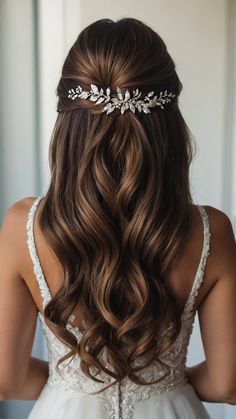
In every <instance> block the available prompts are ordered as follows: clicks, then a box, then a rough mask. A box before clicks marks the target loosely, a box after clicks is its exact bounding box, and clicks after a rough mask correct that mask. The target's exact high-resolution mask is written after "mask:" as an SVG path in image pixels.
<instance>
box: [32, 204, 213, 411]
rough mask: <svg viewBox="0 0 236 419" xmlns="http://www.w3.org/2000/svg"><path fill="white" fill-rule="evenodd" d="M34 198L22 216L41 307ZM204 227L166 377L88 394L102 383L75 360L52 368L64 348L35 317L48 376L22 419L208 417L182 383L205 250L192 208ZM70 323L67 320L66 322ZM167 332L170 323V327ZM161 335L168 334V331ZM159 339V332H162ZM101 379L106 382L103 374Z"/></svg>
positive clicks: (157, 373) (150, 373) (150, 371)
mask: <svg viewBox="0 0 236 419" xmlns="http://www.w3.org/2000/svg"><path fill="white" fill-rule="evenodd" d="M40 199H41V198H40V197H38V198H37V199H36V200H35V201H34V203H33V205H32V207H31V209H30V211H29V215H28V222H27V234H28V240H27V243H28V247H29V252H30V256H31V258H32V262H33V267H34V272H35V276H36V279H37V281H38V285H39V288H40V293H41V296H42V299H43V307H45V305H46V304H47V303H48V302H49V301H50V299H51V295H50V291H49V288H48V286H47V282H46V280H45V277H44V275H43V271H42V267H41V265H40V261H39V257H38V255H37V250H36V246H35V240H34V231H33V218H34V213H35V210H36V208H37V205H38V203H39V201H40ZM198 210H199V212H200V214H201V216H202V221H203V227H204V240H203V248H202V254H201V259H200V263H199V266H198V269H197V272H196V276H195V279H194V282H193V285H192V290H191V292H190V295H189V298H188V300H187V302H186V304H185V307H184V310H183V312H182V326H181V330H180V333H179V335H178V337H177V340H176V341H175V342H174V344H173V345H172V346H171V348H169V349H168V350H167V351H166V352H165V353H164V354H162V360H164V361H165V362H166V363H168V365H169V366H170V367H171V369H170V374H169V375H168V376H167V377H166V378H164V379H163V380H161V382H159V383H157V384H153V385H145V386H144V385H137V384H135V383H133V382H132V381H130V380H129V379H125V380H124V381H122V383H121V384H116V385H113V386H111V387H110V388H108V389H107V390H105V391H103V392H101V393H99V394H97V395H94V394H91V393H93V392H95V391H97V390H98V389H101V388H102V387H103V386H104V384H103V383H97V382H95V381H93V380H91V379H89V378H88V377H87V376H85V375H84V374H83V373H82V372H81V370H80V366H79V364H80V360H79V358H78V356H76V357H75V358H74V359H73V360H72V361H71V359H69V361H68V360H66V361H65V362H63V363H62V364H60V365H59V372H58V371H57V370H56V363H57V361H58V360H59V358H61V357H62V356H63V355H64V354H66V353H67V352H68V350H69V348H68V347H67V346H66V345H65V344H63V343H62V342H61V341H60V340H59V339H58V338H57V337H56V336H55V335H54V334H53V333H52V331H51V330H50V329H49V328H48V327H47V325H46V324H45V321H44V317H43V315H42V314H41V313H39V318H40V322H41V325H42V329H43V332H44V335H45V337H46V340H47V346H48V357H49V377H48V380H47V383H46V384H45V386H44V387H43V389H42V391H41V393H40V395H39V397H38V399H37V401H36V402H35V404H34V406H33V409H32V411H31V413H30V414H29V416H28V419H131V418H132V419H209V418H210V417H209V415H208V413H207V411H206V409H205V408H204V406H203V404H202V403H201V401H200V400H199V398H198V397H197V395H196V393H195V391H194V389H193V387H192V386H191V385H190V384H189V383H187V381H186V377H185V365H186V357H187V348H188V343H189V338H190V335H191V332H192V327H193V321H194V317H195V313H194V310H193V306H194V302H195V298H196V296H197V293H198V289H199V287H200V286H201V283H202V281H203V275H204V269H205V265H206V260H207V256H208V254H209V249H210V236H211V233H210V231H209V220H208V215H207V212H206V210H205V208H204V207H202V206H200V205H199V206H198ZM72 320H73V319H72ZM71 323H72V322H71V321H69V322H68V324H67V328H68V330H70V331H71V332H72V333H73V334H74V335H75V337H76V338H77V339H78V341H79V339H80V338H81V332H80V330H79V329H78V328H77V327H75V326H72V324H71ZM170 328H171V325H170ZM165 333H168V329H167V330H166V332H165ZM164 336H165V334H164ZM162 375H163V370H162V367H161V364H158V363H154V364H152V365H151V366H149V367H148V368H147V369H146V370H145V372H142V377H143V378H145V380H149V381H152V380H153V379H157V378H158V377H161V376H162ZM101 377H102V378H104V379H105V380H106V382H107V383H108V382H111V381H109V380H112V379H111V378H108V376H107V375H105V376H103V373H102V374H101Z"/></svg>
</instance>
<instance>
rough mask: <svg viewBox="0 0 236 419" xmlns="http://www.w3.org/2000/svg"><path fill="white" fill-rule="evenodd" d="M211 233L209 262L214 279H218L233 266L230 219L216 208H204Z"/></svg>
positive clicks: (235, 248) (234, 255)
mask: <svg viewBox="0 0 236 419" xmlns="http://www.w3.org/2000/svg"><path fill="white" fill-rule="evenodd" d="M204 208H205V210H206V212H207V214H208V218H209V226H210V232H211V254H210V260H211V262H212V263H211V265H212V269H213V270H214V271H215V277H218V278H219V277H220V276H223V275H224V274H225V272H226V271H228V270H229V269H230V266H232V265H234V263H235V260H236V243H235V235H234V231H233V226H232V222H231V220H230V217H229V216H228V215H227V214H226V213H225V212H223V211H221V210H219V209H218V208H214V207H211V206H209V205H206V206H204Z"/></svg>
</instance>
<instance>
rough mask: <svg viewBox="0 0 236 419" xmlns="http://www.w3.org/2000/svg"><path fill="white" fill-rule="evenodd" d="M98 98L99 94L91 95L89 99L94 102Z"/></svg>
mask: <svg viewBox="0 0 236 419" xmlns="http://www.w3.org/2000/svg"><path fill="white" fill-rule="evenodd" d="M97 98H98V95H92V96H90V98H89V100H92V101H93V102H96V100H97Z"/></svg>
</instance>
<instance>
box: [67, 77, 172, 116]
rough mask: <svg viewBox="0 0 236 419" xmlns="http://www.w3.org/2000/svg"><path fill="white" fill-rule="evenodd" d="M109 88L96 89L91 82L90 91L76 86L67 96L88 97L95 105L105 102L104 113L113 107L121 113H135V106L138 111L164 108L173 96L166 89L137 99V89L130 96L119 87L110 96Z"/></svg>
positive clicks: (148, 111)
mask: <svg viewBox="0 0 236 419" xmlns="http://www.w3.org/2000/svg"><path fill="white" fill-rule="evenodd" d="M110 92H111V89H110V87H107V89H106V93H104V90H103V89H100V91H99V89H98V87H97V86H96V85H95V84H91V89H90V91H86V90H83V89H82V87H81V86H77V87H76V89H75V90H74V89H70V90H69V95H68V98H69V99H72V100H75V99H76V98H80V99H88V100H91V101H93V102H95V105H98V104H99V103H102V102H103V103H106V105H105V106H104V108H103V112H105V111H107V112H106V114H107V115H108V114H109V113H111V112H113V111H114V109H116V108H117V109H120V110H121V113H122V114H123V113H124V112H125V111H126V110H129V109H130V110H131V111H132V112H133V113H135V108H137V109H138V110H139V112H144V113H151V112H150V109H149V108H153V107H154V106H160V107H161V108H162V109H164V105H165V104H166V103H168V102H171V100H172V98H173V97H175V94H174V93H171V92H170V93H168V92H167V90H165V91H164V92H160V93H159V96H158V97H157V96H154V97H153V95H154V92H149V93H148V94H147V96H145V98H144V99H139V97H140V96H141V94H142V92H139V89H136V90H133V97H132V98H131V96H130V92H129V90H126V92H125V93H123V94H122V92H121V89H120V88H119V87H117V97H112V98H111V97H110Z"/></svg>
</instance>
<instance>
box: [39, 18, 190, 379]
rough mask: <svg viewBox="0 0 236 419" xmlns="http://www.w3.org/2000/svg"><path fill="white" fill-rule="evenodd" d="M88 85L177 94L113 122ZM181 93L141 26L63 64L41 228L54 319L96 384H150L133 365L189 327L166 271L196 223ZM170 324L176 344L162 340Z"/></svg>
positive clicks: (79, 46) (76, 49)
mask: <svg viewBox="0 0 236 419" xmlns="http://www.w3.org/2000/svg"><path fill="white" fill-rule="evenodd" d="M91 84H94V85H96V86H98V87H99V88H103V89H104V91H105V89H106V88H107V87H108V86H109V87H110V91H111V95H113V94H116V91H117V90H116V89H117V87H119V88H120V89H121V90H122V91H124V92H125V91H126V90H127V89H128V90H129V91H132V90H133V91H134V90H135V89H137V88H138V89H139V91H141V92H142V97H144V96H145V95H147V94H148V92H150V91H154V92H155V93H157V94H158V92H161V91H165V90H167V91H168V92H172V93H173V94H174V95H175V97H173V98H172V100H171V102H170V103H167V104H166V105H165V107H164V109H162V108H161V107H160V106H156V107H153V108H151V112H150V113H147V114H146V113H144V112H139V111H136V112H135V113H134V112H131V110H127V111H125V112H124V113H123V114H122V113H121V111H120V109H114V111H113V112H111V113H110V114H106V113H104V112H103V108H104V104H103V103H100V104H95V103H94V102H93V101H90V100H88V99H82V98H77V100H71V99H70V98H69V97H68V91H69V90H70V89H75V88H76V86H77V85H80V86H81V87H82V88H83V90H87V91H88V90H89V89H90V86H91ZM181 88H182V85H181V82H180V80H179V78H178V76H177V73H176V70H175V64H174V62H173V60H172V58H171V57H170V55H169V53H168V51H167V49H166V46H165V44H164V42H163V40H162V39H161V38H160V36H159V35H158V34H157V33H156V32H155V31H154V30H152V29H151V28H150V27H149V26H147V25H146V24H144V23H142V22H141V21H139V20H136V19H133V18H124V19H120V20H118V21H116V22H114V21H112V20H111V19H100V20H98V21H96V22H94V23H92V24H91V25H89V26H88V27H87V28H85V29H84V30H83V31H82V32H81V33H80V35H79V37H78V39H77V40H76V41H75V43H74V45H73V46H72V48H71V50H70V51H69V54H68V56H67V58H66V60H65V63H64V65H63V69H62V76H61V79H60V81H59V84H58V88H57V94H58V98H59V100H58V112H59V114H58V118H57V121H56V124H55V128H54V131H53V136H52V139H51V145H50V166H51V173H52V177H51V183H50V186H49V189H48V191H47V194H46V195H45V199H44V203H43V207H42V211H41V214H40V218H39V222H40V226H41V229H42V231H43V232H44V234H45V236H46V238H47V239H48V242H49V244H50V246H51V248H52V249H53V251H54V253H55V254H56V256H57V258H58V260H60V263H61V264H62V266H63V268H64V282H63V286H62V287H61V289H60V290H59V291H58V293H57V294H56V295H55V296H54V297H53V298H52V300H51V302H50V303H49V304H48V305H47V307H46V309H45V316H46V320H47V323H48V325H49V327H50V328H51V329H53V331H54V333H56V334H57V336H58V337H59V338H60V339H62V340H63V341H64V342H65V343H66V344H68V346H69V347H70V348H71V352H70V354H69V355H68V356H71V355H74V354H76V353H79V356H80V358H81V369H82V371H83V372H84V373H85V374H87V375H88V376H90V377H91V378H92V377H93V375H95V374H92V373H91V371H92V369H91V367H96V368H97V369H98V370H104V371H106V372H107V373H108V374H110V375H112V376H113V377H115V378H117V379H118V380H121V379H122V378H124V377H125V376H126V375H128V376H129V378H130V379H131V380H133V381H135V382H137V383H141V380H140V379H139V378H138V375H137V374H136V372H135V369H134V363H135V360H136V359H138V358H139V359H140V360H142V362H141V365H142V366H143V367H145V366H147V365H149V364H150V363H151V362H152V361H153V360H154V359H158V356H160V354H161V353H163V351H164V350H165V349H166V348H167V347H168V345H171V343H172V342H173V341H174V339H175V338H176V336H177V333H178V331H179V329H180V315H181V313H180V312H179V310H178V308H177V304H176V303H175V301H174V299H173V298H172V295H171V291H170V290H169V288H168V285H167V272H168V269H169V268H170V264H171V262H172V261H173V259H174V258H175V257H176V256H177V252H178V250H179V249H180V245H181V243H182V242H183V239H184V237H185V235H186V234H187V232H188V230H189V227H190V223H191V219H192V218H191V214H192V212H191V211H192V205H191V195H190V190H189V164H190V161H191V158H192V146H191V142H190V132H189V130H188V128H187V126H186V124H185V122H184V119H183V117H182V116H181V113H180V110H179V108H178V97H179V94H180V91H181ZM75 307H77V308H79V312H80V313H81V316H82V317H83V319H84V321H85V325H86V327H85V330H84V332H83V336H82V338H81V340H80V342H79V343H78V342H77V341H76V338H75V337H74V336H73V335H72V334H71V333H70V332H69V331H68V330H66V328H65V326H66V324H67V321H68V319H69V316H70V315H71V313H72V312H73V310H74V309H75ZM170 322H171V323H172V324H174V326H175V328H174V329H173V330H174V331H173V335H172V336H171V337H170V338H169V340H168V341H166V340H165V341H164V342H161V340H160V336H161V334H162V333H163V331H164V330H165V328H166V327H167V326H168V325H169V324H170ZM104 351H105V353H106V356H107V359H108V360H109V364H110V366H111V370H109V369H107V368H106V367H105V365H104V364H103V362H102V358H101V354H102V353H104ZM63 359H64V358H63ZM61 361H62V360H61Z"/></svg>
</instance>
